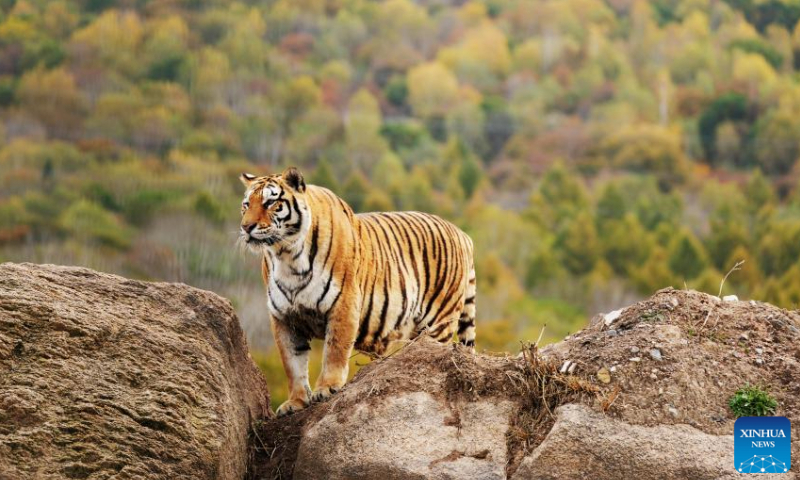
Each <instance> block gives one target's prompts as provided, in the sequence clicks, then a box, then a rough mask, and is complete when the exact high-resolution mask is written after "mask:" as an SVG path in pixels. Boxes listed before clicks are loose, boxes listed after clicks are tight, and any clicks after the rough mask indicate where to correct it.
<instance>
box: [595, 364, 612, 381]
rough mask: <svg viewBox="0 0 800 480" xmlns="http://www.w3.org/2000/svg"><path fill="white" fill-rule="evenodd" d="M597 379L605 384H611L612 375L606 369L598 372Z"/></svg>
mask: <svg viewBox="0 0 800 480" xmlns="http://www.w3.org/2000/svg"><path fill="white" fill-rule="evenodd" d="M597 379H598V380H600V381H601V382H603V383H611V374H610V373H609V372H608V369H607V368H606V367H603V368H601V369H600V370H598V371H597Z"/></svg>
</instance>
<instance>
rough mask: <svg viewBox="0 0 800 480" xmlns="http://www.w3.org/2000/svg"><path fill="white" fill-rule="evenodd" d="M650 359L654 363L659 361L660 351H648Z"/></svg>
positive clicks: (654, 349)
mask: <svg viewBox="0 0 800 480" xmlns="http://www.w3.org/2000/svg"><path fill="white" fill-rule="evenodd" d="M650 358H652V359H653V360H656V361H659V362H660V361H661V350H659V349H657V348H653V349H651V350H650Z"/></svg>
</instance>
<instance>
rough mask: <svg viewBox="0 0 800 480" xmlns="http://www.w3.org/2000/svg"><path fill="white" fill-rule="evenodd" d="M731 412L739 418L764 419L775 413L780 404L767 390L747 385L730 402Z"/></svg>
mask: <svg viewBox="0 0 800 480" xmlns="http://www.w3.org/2000/svg"><path fill="white" fill-rule="evenodd" d="M728 406H729V407H731V411H733V414H734V415H736V418H739V417H763V416H765V415H771V414H773V413H775V408H776V407H777V406H778V402H777V401H776V400H775V399H774V398H773V397H772V395H770V394H769V393H767V391H766V390H764V389H763V388H760V387H755V386H752V385H745V386H744V387H742V388H740V389H739V390H737V391H736V393H735V394H733V396H732V397H731V399H730V400H729V401H728Z"/></svg>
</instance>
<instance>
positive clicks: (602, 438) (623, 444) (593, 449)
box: [511, 404, 760, 480]
mask: <svg viewBox="0 0 800 480" xmlns="http://www.w3.org/2000/svg"><path fill="white" fill-rule="evenodd" d="M556 415H557V417H556V422H555V425H553V428H552V430H551V431H550V434H549V435H548V436H547V438H546V439H545V440H544V442H542V444H541V445H539V446H538V447H537V448H536V449H534V450H533V452H531V453H530V454H529V455H528V456H527V457H526V458H525V459H524V460H523V461H522V464H521V465H520V467H519V468H518V469H517V471H516V473H515V474H514V475H513V476H512V477H511V478H512V480H529V479H531V480H532V479H543V480H550V479H552V480H555V479H559V480H570V479H576V480H577V479H585V478H591V479H593V480H611V479H615V480H616V479H620V478H656V477H657V478H661V479H670V480H671V479H674V480H678V479H685V478H695V479H715V478H718V477H720V476H723V475H727V474H729V473H730V472H731V470H732V468H733V467H732V465H733V436H732V435H719V436H718V435H709V434H705V433H703V432H701V431H699V430H697V429H695V428H692V427H690V426H687V425H659V426H656V427H644V426H638V425H631V424H628V423H625V422H622V421H618V420H613V419H611V418H609V417H606V416H605V415H602V414H600V413H597V412H594V411H593V410H591V409H589V408H588V407H586V406H583V405H576V404H568V405H564V406H561V407H559V408H558V409H557V410H556ZM687 446H691V448H687ZM655 472H658V473H657V475H654V473H655ZM759 478H760V477H759Z"/></svg>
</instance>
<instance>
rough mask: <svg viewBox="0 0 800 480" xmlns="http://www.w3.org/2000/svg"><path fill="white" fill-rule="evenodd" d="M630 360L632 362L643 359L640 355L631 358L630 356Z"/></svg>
mask: <svg viewBox="0 0 800 480" xmlns="http://www.w3.org/2000/svg"><path fill="white" fill-rule="evenodd" d="M630 361H631V362H641V361H642V359H641V358H640V357H631V358H630Z"/></svg>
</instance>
